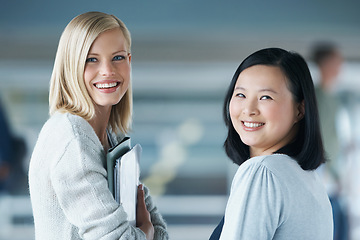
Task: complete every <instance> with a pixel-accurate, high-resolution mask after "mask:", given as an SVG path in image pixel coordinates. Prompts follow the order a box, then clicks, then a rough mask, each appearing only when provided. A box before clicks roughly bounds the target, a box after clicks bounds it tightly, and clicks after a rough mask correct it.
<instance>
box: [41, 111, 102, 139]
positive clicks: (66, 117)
mask: <svg viewBox="0 0 360 240" xmlns="http://www.w3.org/2000/svg"><path fill="white" fill-rule="evenodd" d="M41 135H45V136H48V135H50V136H51V138H52V139H54V140H55V141H66V140H68V141H71V140H73V139H78V140H79V141H80V142H82V141H84V140H86V139H90V140H92V141H96V138H97V137H96V134H95V132H94V130H93V129H92V127H91V125H90V124H89V123H88V122H87V121H86V120H85V119H84V118H82V117H80V116H77V115H74V114H71V113H62V112H56V113H54V114H53V115H52V116H51V117H50V118H49V119H48V120H47V121H46V123H45V124H44V126H43V128H42V130H41V133H40V136H41Z"/></svg>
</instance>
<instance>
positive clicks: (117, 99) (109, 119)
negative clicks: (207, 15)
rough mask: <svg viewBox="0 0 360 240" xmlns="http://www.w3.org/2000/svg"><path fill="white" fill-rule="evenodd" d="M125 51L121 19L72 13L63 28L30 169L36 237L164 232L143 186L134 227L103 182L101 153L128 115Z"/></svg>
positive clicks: (124, 127) (160, 235)
mask: <svg viewBox="0 0 360 240" xmlns="http://www.w3.org/2000/svg"><path fill="white" fill-rule="evenodd" d="M130 50H131V37H130V32H129V31H128V29H127V28H126V26H125V24H124V23H123V22H122V21H121V20H119V19H118V18H117V17H115V16H113V15H109V14H105V13H101V12H88V13H84V14H81V15H79V16H77V17H75V18H74V19H73V20H71V21H70V23H69V24H68V25H67V26H66V28H65V30H64V32H63V33H62V35H61V38H60V41H59V46H58V50H57V53H56V58H55V63H54V68H53V72H52V76H51V80H50V96H49V105H50V115H51V116H50V119H49V120H48V121H47V122H46V123H45V125H44V126H43V128H42V130H41V132H40V135H39V137H38V140H37V143H36V146H35V149H34V151H33V154H32V157H31V160H30V168H29V187H30V197H31V204H32V209H33V214H34V224H35V237H36V239H37V240H48V239H61V240H63V239H124V240H125V239H148V240H151V239H155V240H160V239H168V233H167V230H166V224H165V222H164V220H163V218H162V216H161V215H160V213H159V212H158V210H157V207H156V206H155V205H154V202H153V200H152V198H151V196H150V194H149V190H148V189H147V188H146V187H144V188H143V189H142V188H141V186H140V187H139V190H138V201H137V202H138V204H137V213H136V214H137V216H136V226H137V227H133V226H132V225H130V223H129V222H128V221H127V215H126V212H125V211H124V209H123V207H122V205H121V204H119V203H117V202H116V201H115V199H114V197H113V195H112V193H111V191H110V190H109V188H108V182H107V172H106V153H107V151H108V149H109V148H111V147H113V146H114V145H116V144H117V143H119V142H120V141H121V140H122V139H123V138H124V136H125V134H127V133H128V131H129V130H130V127H131V121H132V89H131V53H130ZM112 143H113V144H112Z"/></svg>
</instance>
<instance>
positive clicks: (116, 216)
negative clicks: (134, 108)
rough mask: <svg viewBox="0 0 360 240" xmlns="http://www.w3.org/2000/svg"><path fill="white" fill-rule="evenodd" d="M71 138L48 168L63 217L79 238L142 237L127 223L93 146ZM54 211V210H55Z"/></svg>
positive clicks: (138, 230) (142, 237)
mask: <svg viewBox="0 0 360 240" xmlns="http://www.w3.org/2000/svg"><path fill="white" fill-rule="evenodd" d="M84 142H85V141H79V139H76V138H75V139H74V140H72V141H70V142H69V144H68V145H67V147H66V150H65V152H64V154H63V155H62V157H61V158H60V160H59V161H58V162H57V163H56V164H55V165H54V166H53V168H52V171H51V173H50V174H51V184H52V185H53V188H54V190H55V193H56V198H57V199H58V202H59V204H60V206H61V208H62V211H63V213H64V214H65V217H66V218H67V219H68V221H69V222H71V224H73V225H74V226H75V227H76V228H77V229H78V232H79V235H80V237H81V238H82V239H86V240H87V239H89V240H90V239H91V240H92V239H94V240H95V239H96V240H99V239H102V240H107V239H109V240H110V239H111V240H113V239H145V234H144V233H143V232H142V231H141V230H140V229H138V228H134V227H132V226H130V224H129V223H128V222H127V220H126V219H127V216H126V213H125V211H124V209H123V208H122V206H121V205H119V204H117V203H116V201H115V200H114V198H113V197H112V195H111V192H110V191H109V190H108V187H107V179H106V170H105V168H104V167H103V166H102V161H101V159H98V160H97V159H96V158H99V156H97V155H96V151H95V150H94V148H93V147H94V146H90V145H91V144H88V145H86V144H84ZM57 214H58V213H57Z"/></svg>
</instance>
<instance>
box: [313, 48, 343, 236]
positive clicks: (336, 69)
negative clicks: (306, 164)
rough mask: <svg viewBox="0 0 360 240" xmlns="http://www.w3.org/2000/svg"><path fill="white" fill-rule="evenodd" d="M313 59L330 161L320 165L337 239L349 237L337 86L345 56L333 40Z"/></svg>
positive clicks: (317, 96) (322, 126)
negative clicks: (344, 199)
mask: <svg viewBox="0 0 360 240" xmlns="http://www.w3.org/2000/svg"><path fill="white" fill-rule="evenodd" d="M312 60H313V61H314V63H315V64H316V66H317V67H318V71H319V79H318V84H317V86H316V87H315V91H316V98H317V103H318V107H319V116H320V126H321V134H322V137H323V141H324V148H325V152H326V157H327V159H328V161H327V163H326V164H324V165H323V166H321V167H320V168H319V172H320V175H321V177H322V179H323V180H324V183H325V186H326V188H327V192H328V194H329V197H330V202H331V205H332V208H333V217H334V240H346V239H348V227H347V222H348V220H347V213H346V210H345V209H346V207H345V204H344V202H343V201H341V169H343V167H344V166H342V165H341V163H340V159H341V156H340V152H341V144H340V140H339V133H338V131H339V129H338V123H337V121H338V114H339V112H340V107H341V101H340V98H339V96H338V95H337V94H338V92H337V89H335V86H336V83H337V80H338V76H339V73H340V71H341V66H342V63H343V57H342V54H341V52H340V51H339V48H338V47H337V46H336V45H335V44H333V43H330V42H319V43H317V44H315V45H314V47H313V49H312Z"/></svg>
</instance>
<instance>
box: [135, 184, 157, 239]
mask: <svg viewBox="0 0 360 240" xmlns="http://www.w3.org/2000/svg"><path fill="white" fill-rule="evenodd" d="M136 227H138V228H140V229H141V230H142V231H143V232H144V233H145V235H146V239H147V240H153V238H154V226H153V225H152V223H151V218H150V213H149V212H148V210H147V209H146V205H145V193H144V189H143V185H142V184H140V185H139V186H138V193H137V206H136Z"/></svg>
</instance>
